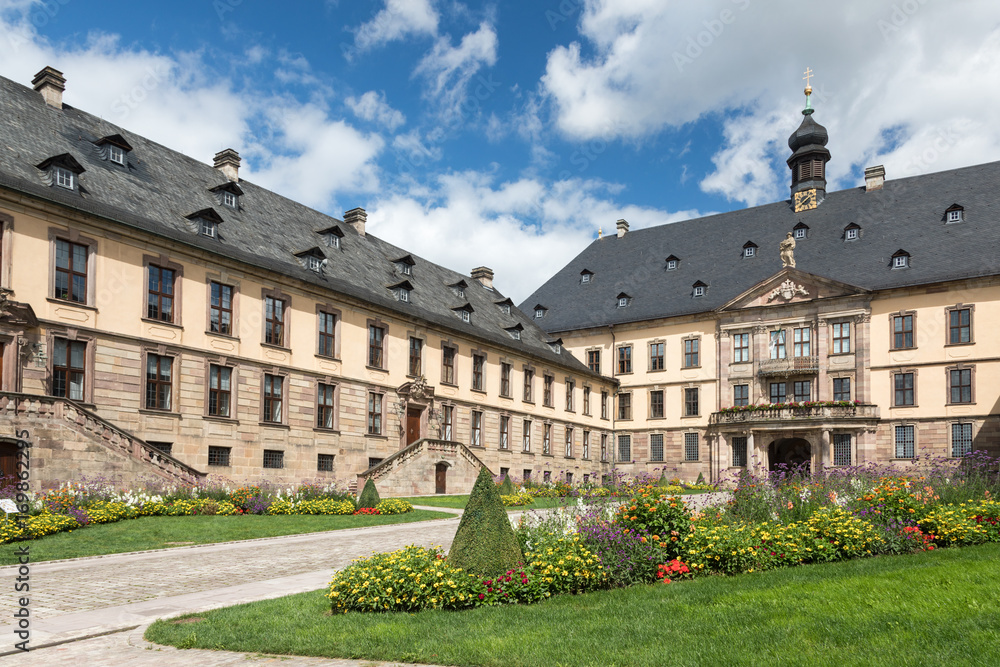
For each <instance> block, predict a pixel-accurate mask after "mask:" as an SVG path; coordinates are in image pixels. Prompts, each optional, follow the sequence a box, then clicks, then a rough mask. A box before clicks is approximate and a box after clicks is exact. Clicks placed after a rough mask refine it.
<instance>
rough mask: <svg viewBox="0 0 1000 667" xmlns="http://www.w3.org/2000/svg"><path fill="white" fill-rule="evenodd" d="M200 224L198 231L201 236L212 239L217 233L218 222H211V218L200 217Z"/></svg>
mask: <svg viewBox="0 0 1000 667" xmlns="http://www.w3.org/2000/svg"><path fill="white" fill-rule="evenodd" d="M199 222H200V223H201V224H200V225H199V226H200V231H199V233H200V234H201V235H202V236H207V237H208V238H210V239H214V238H216V237H217V236H218V234H219V223H217V222H213V221H212V220H205V219H202V220H200V221H199Z"/></svg>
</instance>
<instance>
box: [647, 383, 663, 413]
mask: <svg viewBox="0 0 1000 667" xmlns="http://www.w3.org/2000/svg"><path fill="white" fill-rule="evenodd" d="M649 418H650V419H663V390H662V389H652V390H650V392H649Z"/></svg>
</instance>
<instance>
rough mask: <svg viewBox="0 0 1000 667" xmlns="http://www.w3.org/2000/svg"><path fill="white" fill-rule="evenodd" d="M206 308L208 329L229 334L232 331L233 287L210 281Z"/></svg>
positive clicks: (224, 334) (225, 334)
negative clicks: (208, 302) (209, 292)
mask: <svg viewBox="0 0 1000 667" xmlns="http://www.w3.org/2000/svg"><path fill="white" fill-rule="evenodd" d="M210 290H211V303H210V304H209V308H208V329H209V331H211V332H212V333H217V334H222V335H223V336H231V335H232V333H233V288H232V287H231V286H229V285H223V284H222V283H217V282H212V284H211V286H210Z"/></svg>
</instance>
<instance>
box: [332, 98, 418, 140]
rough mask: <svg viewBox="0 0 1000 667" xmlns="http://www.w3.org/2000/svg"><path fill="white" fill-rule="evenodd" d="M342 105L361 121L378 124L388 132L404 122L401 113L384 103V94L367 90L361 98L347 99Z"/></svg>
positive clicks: (404, 117)
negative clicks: (348, 108) (345, 105)
mask: <svg viewBox="0 0 1000 667" xmlns="http://www.w3.org/2000/svg"><path fill="white" fill-rule="evenodd" d="M344 103H345V104H347V106H348V107H350V109H351V111H353V112H354V115H355V116H357V117H358V118H361V119H362V120H367V121H370V122H373V123H378V124H379V125H382V126H384V127H386V128H387V129H388V130H389V131H390V132H393V131H395V129H396V128H397V127H399V126H400V125H402V124H403V123H405V122H406V116H404V115H403V112H402V111H399V110H398V109H393V108H392V107H391V106H389V103H388V102H386V101H385V93H383V92H375V91H374V90H369V91H368V92H367V93H365V94H364V95H362V96H361V97H353V96H352V97H348V98H347V99H346V100H344Z"/></svg>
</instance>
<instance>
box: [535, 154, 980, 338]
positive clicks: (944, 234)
mask: <svg viewBox="0 0 1000 667" xmlns="http://www.w3.org/2000/svg"><path fill="white" fill-rule="evenodd" d="M888 176H889V177H890V178H891V174H889V175H888ZM954 203H957V204H959V205H961V206H962V207H964V215H965V221H964V222H960V223H952V224H946V223H945V210H946V209H948V208H949V207H950V206H951V205H952V204H954ZM800 222H801V223H803V224H805V225H807V226H808V230H807V237H806V238H805V239H802V240H797V241H796V248H795V260H796V266H797V268H798V269H800V270H802V271H806V272H808V273H812V274H816V275H819V276H822V277H826V278H830V279H833V280H838V281H841V282H844V283H848V284H852V285H857V286H859V287H863V288H866V289H870V290H885V289H892V288H898V287H906V286H911V285H926V284H929V283H937V282H942V281H948V280H956V279H963V278H974V277H980V276H990V275H997V274H1000V162H991V163H988V164H982V165H978V166H974V167H965V168H961V169H952V170H950V171H943V172H939V173H933V174H926V175H923V176H914V177H910V178H901V179H897V180H886V182H885V186H884V188H883V189H881V190H873V191H871V192H866V191H865V188H864V187H858V188H851V189H848V190H841V191H838V192H832V193H827V195H826V199H825V200H824V201H823V202H822V203H821V204H820V205H819V207H818V208H816V209H814V210H811V211H803V212H801V213H795V212H794V210H793V209H792V206H791V204H790V202H789V201H787V200H786V201H782V202H777V203H774V204H767V205H765V206H757V207H754V208H748V209H743V210H740V211H733V212H730V213H722V214H718V215H712V216H707V217H704V218H696V219H693V220H686V221H683V222H675V223H670V224H665V225H660V226H657V227H649V228H646V229H638V230H635V231H630V232H628V233H626V234H625V236H624V237H622V238H618V237H616V236H607V237H605V238H602V239H598V240H596V241H594V242H593V243H591V244H590V245H589V246H588V247H587V248H586V249H585V250H584V251H583V252H581V253H580V254H579V255H577V257H576V258H575V259H573V260H572V261H571V262H570V263H569V264H567V265H566V266H565V267H563V268H562V269H561V270H560V271H559V272H558V273H556V274H555V275H554V276H553V277H552V278H550V279H549V280H548V281H547V282H546V283H545V284H544V285H542V286H541V287H539V288H538V289H537V290H536V291H535V292H534V293H533V294H531V295H530V296H529V297H528V298H527V299H525V300H524V301H523V302H522V304H521V307H522V309H523V310H524V311H525V312H526V313H533V308H534V306H535V304H539V305H542V306H544V307H545V308H547V309H548V310H547V312H546V314H545V316H544V317H542V318H541V319H536V320H535V322H536V323H537V324H539V325H540V326H541V327H542V328H544V329H545V330H546V331H549V332H567V331H573V330H577V329H585V328H589V327H596V326H607V325H610V324H622V323H626V322H639V321H645V320H651V319H657V318H664V317H671V316H679V315H689V314H695V313H706V312H710V311H713V310H715V309H716V308H719V307H720V306H722V305H724V304H726V303H727V302H729V301H730V300H732V299H733V298H735V297H736V296H738V295H740V294H741V293H743V292H744V291H746V290H748V289H750V288H751V287H753V286H754V285H756V284H757V283H759V282H761V281H763V280H765V279H767V278H769V277H771V276H772V275H774V274H776V273H777V272H778V271H780V270H781V268H782V266H781V258H780V254H779V250H778V244H779V243H780V242H781V241H782V240H783V239H784V238H785V235H786V234H787V233H788V232H790V231H792V229H793V228H794V227H796V226H797V225H798V224H799V223H800ZM852 223H853V224H857V225H859V226H860V228H861V230H860V234H859V237H858V238H857V240H852V241H847V240H845V236H844V228H845V227H847V226H848V225H850V224H852ZM748 239H749V241H751V242H752V243H755V244H757V246H758V249H757V251H756V253H755V256H754V257H750V258H745V257H744V256H743V246H744V244H745V243H746V242H747V240H748ZM898 250H904V251H906V252H907V253H909V254H910V262H909V263H910V267H909V268H905V269H893V268H892V259H891V258H892V256H893V254H894V253H896V252H897V251H898ZM670 255H675V256H676V257H678V258H679V259H680V262H679V263H678V267H677V268H676V269H675V270H672V271H668V270H667V268H666V267H667V262H666V260H667V258H668V257H669V256H670ZM584 269H586V270H588V271H592V272H593V275H592V276H591V278H590V281H589V282H587V283H582V282H581V280H580V272H581V271H583V270H584ZM697 281H702V282H704V283H705V284H706V285H707V288H706V290H705V295H704V296H702V297H695V296H693V292H694V290H693V289H692V286H693V285H694V284H695V283H696V282H697ZM622 292H625V293H627V294H628V295H629V296H630V297H631V298H630V301H629V305H628V306H626V307H624V308H618V307H617V303H618V302H617V298H616V297H617V295H618V294H620V293H622ZM529 308H530V309H531V310H529Z"/></svg>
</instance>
